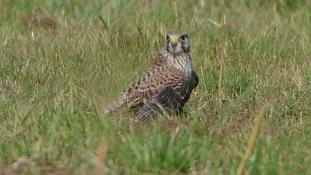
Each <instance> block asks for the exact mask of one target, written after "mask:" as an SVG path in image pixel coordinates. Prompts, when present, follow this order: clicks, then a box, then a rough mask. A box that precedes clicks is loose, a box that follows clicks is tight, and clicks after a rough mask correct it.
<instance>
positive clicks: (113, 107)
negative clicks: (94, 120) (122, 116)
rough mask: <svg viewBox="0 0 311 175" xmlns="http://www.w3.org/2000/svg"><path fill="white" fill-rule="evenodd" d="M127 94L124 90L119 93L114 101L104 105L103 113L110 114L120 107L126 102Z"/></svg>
mask: <svg viewBox="0 0 311 175" xmlns="http://www.w3.org/2000/svg"><path fill="white" fill-rule="evenodd" d="M127 99H128V98H127V94H126V93H125V92H123V93H121V95H120V96H119V97H118V99H117V100H116V101H114V102H113V103H111V104H110V105H107V106H104V110H103V112H104V114H110V113H112V112H115V111H117V110H119V109H120V108H122V107H123V106H124V105H125V104H126V103H127V101H128V100H127Z"/></svg>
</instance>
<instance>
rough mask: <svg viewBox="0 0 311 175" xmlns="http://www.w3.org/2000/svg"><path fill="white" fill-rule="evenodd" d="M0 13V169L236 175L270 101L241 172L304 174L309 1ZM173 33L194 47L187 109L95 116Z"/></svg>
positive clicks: (6, 4)
mask: <svg viewBox="0 0 311 175" xmlns="http://www.w3.org/2000/svg"><path fill="white" fill-rule="evenodd" d="M0 4H1V6H0V41H1V44H0V62H1V63H0V80H1V81H0V99H1V100H0V172H1V173H4V174H5V173H6V174H47V173H49V172H53V173H55V174H62V173H63V174H92V173H93V172H95V173H96V169H99V170H98V171H104V172H105V173H106V174H235V173H236V171H237V169H238V165H239V163H240V161H241V160H242V158H243V154H244V152H245V151H246V149H247V144H248V142H249V140H250V133H251V131H252V127H253V123H254V120H255V116H256V112H257V111H258V110H259V109H260V108H261V107H262V106H263V105H264V104H266V103H269V104H270V105H269V107H268V108H267V111H266V114H265V118H264V120H263V123H262V129H261V133H260V135H259V136H258V137H257V142H256V145H255V147H254V150H253V152H252V153H251V155H250V158H249V159H247V160H246V162H245V168H244V173H245V174H310V173H311V167H310V165H311V152H310V146H309V145H311V136H310V132H311V129H310V124H311V118H310V116H311V108H310V106H311V62H310V59H311V58H310V55H311V49H310V48H311V41H310V38H311V30H310V28H311V4H310V2H309V1H307V0H297V1H294V0H275V1H265V0H262V1H255V0H251V1H246V0H237V1H226V0H222V1H204V0H199V1H195V0H190V1H186V0H180V1H171V2H168V1H161V0H152V1H148V2H147V1H140V0H128V1H122V0H116V1H100V0H93V1H90V0H83V1H78V0H64V1H57V0H47V1H39V0H25V1H22V2H21V1H17V0H0ZM32 14H34V15H39V16H45V17H48V18H47V19H49V20H52V21H54V22H55V23H56V25H57V27H56V28H54V27H53V28H49V25H47V24H48V22H47V24H46V25H45V24H41V23H39V24H35V22H33V21H31V19H29V18H28V17H27V15H28V16H31V15H32ZM224 16H226V27H221V25H222V20H223V18H224ZM25 20H26V21H25ZM25 24H28V25H25ZM174 28H179V29H180V30H183V31H188V32H189V35H190V38H191V50H192V53H191V54H192V57H193V64H194V67H195V69H196V70H197V72H198V75H199V78H200V84H199V86H198V88H197V89H196V90H195V92H194V94H193V95H192V97H191V99H190V101H189V103H188V105H187V108H188V109H190V110H191V111H193V112H194V113H195V114H194V115H193V116H192V117H190V116H185V117H182V118H176V117H175V118H172V119H166V120H159V121H155V122H152V123H149V124H137V123H134V122H132V121H131V120H129V118H130V115H129V114H128V113H127V112H126V111H121V112H119V113H116V114H114V115H113V116H111V117H103V116H102V114H101V109H102V106H103V105H105V104H107V103H109V101H110V100H112V99H114V98H115V97H116V96H117V94H118V93H119V92H120V91H121V90H123V89H124V88H125V87H126V86H127V85H128V84H129V83H130V82H131V81H133V80H135V79H136V78H138V77H139V76H140V75H141V73H142V72H143V71H144V70H145V69H147V68H148V67H150V65H151V64H152V62H153V59H154V56H155V55H156V54H157V52H158V50H159V49H160V48H161V47H162V46H163V44H164V39H165V37H164V36H165V34H166V33H167V32H169V31H170V30H172V29H174ZM199 116H204V117H203V118H201V119H200V117H199ZM103 149H104V151H103ZM102 159H104V160H102ZM99 166H102V167H99Z"/></svg>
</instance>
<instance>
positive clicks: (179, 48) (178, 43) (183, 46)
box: [166, 33, 190, 56]
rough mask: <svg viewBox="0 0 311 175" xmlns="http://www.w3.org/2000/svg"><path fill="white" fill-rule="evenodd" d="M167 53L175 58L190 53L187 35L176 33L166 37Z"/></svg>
mask: <svg viewBox="0 0 311 175" xmlns="http://www.w3.org/2000/svg"><path fill="white" fill-rule="evenodd" d="M166 48H167V51H168V52H169V53H171V54H173V55H174V56H176V55H179V54H182V53H188V52H190V42H189V36H188V34H187V33H178V34H176V33H174V34H168V35H167V36H166Z"/></svg>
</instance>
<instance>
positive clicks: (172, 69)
mask: <svg viewBox="0 0 311 175" xmlns="http://www.w3.org/2000/svg"><path fill="white" fill-rule="evenodd" d="M198 83H199V78H198V75H197V73H196V72H195V71H194V70H193V67H192V59H191V56H190V41H189V35H188V34H187V33H172V34H168V35H167V36H166V45H165V47H164V48H163V49H162V50H161V51H160V53H159V54H158V56H157V57H156V59H155V63H154V64H153V66H152V68H151V69H149V70H148V71H146V72H145V73H144V74H143V75H142V76H141V77H140V78H139V79H138V80H137V81H135V82H133V83H132V84H130V86H128V88H127V89H125V90H124V91H123V92H122V93H121V94H120V96H119V97H118V99H117V100H116V101H115V102H113V103H112V104H111V105H110V106H107V107H105V108H104V114H109V113H112V112H115V111H117V110H119V109H120V108H122V107H128V108H131V109H133V110H134V111H135V113H136V119H137V120H139V121H149V120H151V119H153V118H154V117H155V116H156V115H158V114H161V115H163V114H168V115H174V114H177V115H179V114H180V113H181V112H182V111H183V107H184V105H185V104H186V102H187V101H188V100H189V98H190V95H191V93H192V91H193V89H194V88H195V87H196V86H197V85H198Z"/></svg>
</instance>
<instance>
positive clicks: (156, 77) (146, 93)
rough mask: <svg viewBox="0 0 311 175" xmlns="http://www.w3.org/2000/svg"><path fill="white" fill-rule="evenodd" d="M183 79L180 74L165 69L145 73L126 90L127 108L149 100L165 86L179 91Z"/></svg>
mask: <svg viewBox="0 0 311 175" xmlns="http://www.w3.org/2000/svg"><path fill="white" fill-rule="evenodd" d="M184 79H185V78H184V75H183V74H182V73H181V72H179V71H176V70H174V69H169V68H165V67H164V68H158V69H153V70H151V71H149V72H146V73H145V74H143V76H142V77H141V78H140V79H139V80H138V81H136V82H134V83H133V84H132V85H131V86H130V87H129V88H128V89H127V92H128V94H129V95H128V96H129V98H128V100H129V101H128V102H129V106H136V105H137V104H139V103H141V102H142V101H148V100H150V99H151V98H153V97H154V96H156V95H157V94H159V93H160V91H162V90H163V89H165V87H166V86H169V87H171V88H172V89H174V90H175V91H180V89H181V87H182V82H183V81H184Z"/></svg>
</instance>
